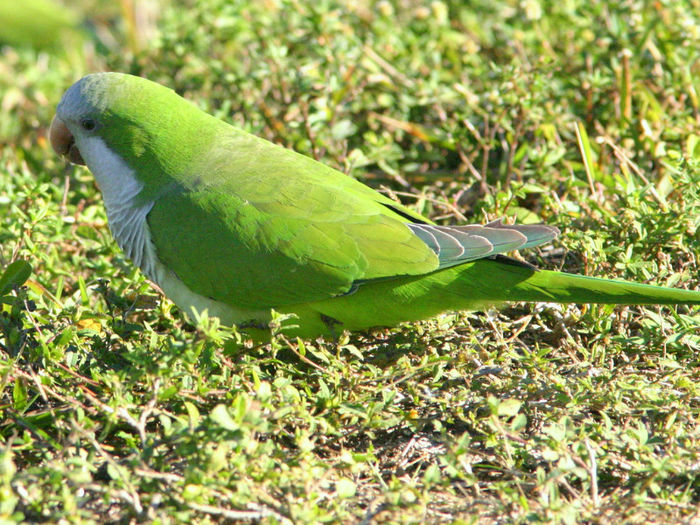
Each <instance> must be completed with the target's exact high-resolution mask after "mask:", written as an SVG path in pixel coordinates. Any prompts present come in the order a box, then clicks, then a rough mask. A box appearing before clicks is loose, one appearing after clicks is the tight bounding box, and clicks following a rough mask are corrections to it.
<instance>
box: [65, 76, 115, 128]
mask: <svg viewBox="0 0 700 525" xmlns="http://www.w3.org/2000/svg"><path fill="white" fill-rule="evenodd" d="M103 82H104V78H103V76H102V75H100V74H95V75H88V76H86V77H83V78H81V79H80V80H78V81H77V82H76V83H75V84H73V85H72V86H71V87H69V88H68V90H67V91H66V92H65V93H64V94H63V98H61V102H59V104H58V107H57V108H56V113H58V116H59V117H61V118H70V117H71V116H77V115H84V114H87V113H93V112H95V111H98V112H99V111H102V110H103V109H104V108H105V105H106V101H105V99H104V97H100V95H99V93H100V92H104V91H103V90H100V89H96V88H98V87H99V86H100V85H101V84H102V83H103Z"/></svg>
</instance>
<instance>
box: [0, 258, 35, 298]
mask: <svg viewBox="0 0 700 525" xmlns="http://www.w3.org/2000/svg"><path fill="white" fill-rule="evenodd" d="M31 274H32V266H31V264H29V263H28V262H27V261H24V260H22V259H18V260H16V261H14V262H12V263H10V264H9V265H8V266H7V268H5V271H4V272H3V274H2V276H0V295H4V294H6V293H7V292H9V291H10V290H11V289H12V288H13V287H14V286H22V285H23V284H24V283H25V281H26V280H27V279H29V276H30V275H31Z"/></svg>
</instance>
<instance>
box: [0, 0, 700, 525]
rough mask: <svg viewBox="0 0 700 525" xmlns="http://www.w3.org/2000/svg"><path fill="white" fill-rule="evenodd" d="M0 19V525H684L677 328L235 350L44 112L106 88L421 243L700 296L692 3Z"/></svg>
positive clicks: (581, 310)
mask: <svg viewBox="0 0 700 525" xmlns="http://www.w3.org/2000/svg"><path fill="white" fill-rule="evenodd" d="M0 20H2V23H0V108H1V110H2V111H0V272H3V271H4V273H2V274H1V276H0V300H1V301H2V303H3V306H2V315H0V387H1V389H0V395H1V397H0V413H1V414H2V416H1V417H0V521H2V522H3V523H9V522H21V521H27V522H42V521H46V522H61V521H62V522H75V523H104V522H120V523H122V522H135V521H156V522H160V523H177V522H188V523H190V522H219V521H258V520H259V521H264V522H270V523H281V522H284V523H290V522H293V523H315V522H324V521H325V522H349V523H355V522H363V523H370V522H375V521H376V522H390V523H391V522H415V523H420V522H451V521H455V520H461V521H462V522H479V523H480V522H483V523H496V522H499V523H503V522H515V523H524V522H536V523H560V522H564V523H575V522H586V523H597V522H601V523H607V522H610V521H612V520H613V519H614V520H617V521H619V522H620V523H625V522H628V523H640V522H658V523H679V522H691V521H692V520H693V519H698V515H697V512H698V511H697V504H698V501H700V479H699V478H698V472H699V469H698V453H699V452H698V451H699V450H700V448H699V447H700V423H699V421H700V404H699V403H698V399H700V391H699V390H698V384H700V383H699V381H700V366H699V361H698V350H699V349H700V328H699V325H700V313H699V312H698V309H697V308H696V309H694V310H691V309H689V308H683V307H679V308H677V309H673V310H671V309H661V308H654V309H643V308H616V309H613V308H611V307H580V306H578V307H577V306H570V307H552V306H551V305H539V306H518V305H515V306H512V307H509V308H508V309H507V310H505V311H504V312H503V313H498V312H489V313H486V314H483V313H463V314H450V315H445V316H442V317H440V318H439V319H436V320H432V321H428V322H425V323H420V324H415V325H408V326H403V327H400V328H398V329H395V330H385V331H380V332H377V333H374V334H359V335H352V336H347V335H346V336H345V337H343V338H342V339H341V340H340V341H338V342H327V341H306V342H301V341H288V340H287V339H286V338H285V336H284V330H283V328H282V329H281V330H280V331H279V332H278V333H277V336H276V337H275V339H274V341H273V343H271V344H270V345H267V346H263V347H251V345H250V344H247V343H246V342H245V341H244V340H243V339H242V338H241V336H240V335H239V334H237V333H236V332H235V330H231V329H228V328H224V327H220V326H219V325H218V323H217V322H216V320H207V319H204V320H202V321H201V322H200V323H199V324H197V326H196V327H193V326H192V325H190V324H188V323H187V322H185V321H184V320H183V318H182V317H181V316H180V315H179V313H178V312H177V311H176V309H175V308H174V307H173V306H172V305H171V304H170V303H169V302H168V301H167V300H165V299H163V298H161V297H160V296H159V295H158V294H157V293H156V292H155V291H154V290H153V289H152V288H151V287H150V286H149V284H148V283H147V282H146V281H145V280H144V278H143V276H141V274H140V273H139V272H138V271H136V270H135V269H134V268H133V266H132V265H131V264H130V263H129V261H128V260H126V259H125V257H124V256H123V255H122V254H121V253H120V252H119V251H118V249H117V248H116V245H115V244H114V243H113V241H112V240H111V237H110V235H109V230H108V227H107V224H106V218H105V215H104V210H103V208H102V205H101V199H100V196H99V192H98V191H97V189H96V187H95V185H94V182H93V179H92V177H91V176H90V175H89V173H88V172H87V171H86V170H84V169H82V168H76V167H72V166H66V165H65V164H64V162H63V161H62V160H61V159H59V158H57V157H56V156H55V155H54V154H53V152H52V151H51V150H50V147H49V145H48V143H47V140H46V133H47V129H48V125H49V123H50V121H51V118H52V116H53V112H54V109H55V106H56V104H57V102H58V100H59V99H60V97H61V95H62V93H63V92H64V90H65V89H66V88H67V87H68V86H69V85H70V84H72V83H73V82H74V81H76V80H77V79H79V78H80V77H81V76H83V75H84V74H86V73H90V72H94V71H103V70H115V71H123V72H128V73H132V74H136V75H141V76H144V77H147V78H150V79H151V80H154V81H157V82H161V83H163V84H165V85H168V86H170V87H172V88H173V89H175V90H176V91H177V92H178V93H180V94H182V95H183V96H185V97H186V98H188V99H190V100H192V101H193V102H195V103H196V104H197V105H199V106H200V107H202V108H203V109H205V110H207V111H209V112H211V113H213V114H215V115H216V116H218V117H220V118H222V119H224V120H226V121H228V122H231V123H233V124H235V125H237V126H240V127H243V128H245V129H246V130H248V131H250V132H252V133H255V134H257V135H260V136H263V137H265V138H267V139H269V140H272V141H274V142H277V143H280V144H283V145H285V146H288V147H291V148H294V149H295V150H297V151H300V152H302V153H304V154H307V155H310V156H313V157H315V158H317V159H319V160H321V161H323V162H325V163H328V164H330V165H332V166H334V167H336V168H338V169H340V170H342V171H344V172H346V173H348V175H349V176H354V177H357V178H358V179H360V180H362V181H364V182H366V183H367V184H369V185H371V186H373V187H375V188H377V189H380V190H381V191H385V192H387V193H388V194H390V195H392V196H395V197H397V198H400V199H401V200H402V201H403V202H404V203H406V204H408V205H410V206H412V207H414V208H415V209H416V210H417V211H419V212H421V213H424V214H427V215H429V216H430V217H432V218H433V219H435V220H437V221H440V222H442V221H444V222H455V221H465V220H470V221H474V222H484V221H486V220H489V219H494V218H497V217H502V216H506V217H510V218H511V219H517V220H518V221H519V222H541V221H544V222H547V223H550V224H554V225H557V226H559V227H560V228H561V229H562V230H563V232H564V233H563V236H562V239H561V240H560V241H559V242H557V243H556V244H555V245H554V246H552V247H547V248H545V249H544V250H542V251H540V252H537V253H527V254H523V255H524V256H525V257H526V258H528V260H530V261H531V262H533V263H536V264H539V265H542V266H546V267H548V268H557V267H560V268H563V269H566V270H568V271H572V272H579V273H586V274H590V275H599V276H609V277H620V278H627V279H634V280H638V281H643V282H654V283H658V284H666V285H670V286H679V287H689V288H691V287H697V282H698V281H697V279H698V273H699V267H698V253H699V252H700V239H699V237H700V236H699V234H698V227H699V226H700V195H699V191H700V190H699V189H698V188H699V187H700V184H699V183H700V132H699V131H698V130H700V101H699V99H698V89H700V80H699V78H700V4H699V3H698V1H697V0H680V1H678V0H668V1H664V0H656V1H654V2H648V1H635V0H622V1H617V0H616V1H597V0H594V1H591V2H584V1H582V0H564V1H558V2H551V1H546V0H522V1H516V0H489V1H482V0H474V1H471V2H462V1H432V2H421V1H417V0H380V1H368V0H357V1H352V2H351V1H347V2H345V1H331V0H321V1H316V2H306V1H294V0H261V1H258V2H245V1H241V0H203V1H195V0H182V1H177V2H175V1H172V2H170V1H167V0H151V1H139V2H137V1H135V0H121V1H120V2H117V3H115V2H111V1H107V0H79V1H75V2H70V3H69V2H67V1H66V2H63V3H62V2H59V0H23V1H22V2H21V3H15V2H11V1H9V0H4V1H0ZM30 267H31V268H30ZM30 269H31V274H30ZM363 520H364V521H363Z"/></svg>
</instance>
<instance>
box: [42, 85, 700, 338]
mask: <svg viewBox="0 0 700 525" xmlns="http://www.w3.org/2000/svg"><path fill="white" fill-rule="evenodd" d="M50 139H51V144H52V145H53V148H54V149H55V150H56V152H58V153H59V154H60V155H64V156H66V157H67V158H68V159H69V160H70V161H71V162H74V163H79V164H86V165H87V167H88V168H89V169H90V171H91V172H92V173H93V174H94V176H95V178H96V179H97V183H98V186H99V187H100V189H101V191H102V194H103V197H104V204H105V208H106V210H107V217H108V220H109V226H110V229H111V231H112V234H113V236H114V238H115V239H116V241H117V243H118V244H119V246H120V247H121V249H122V250H123V251H124V253H126V255H127V256H128V257H129V258H130V259H131V260H132V261H133V262H134V263H135V264H136V265H137V266H138V267H139V268H141V270H142V271H143V272H144V273H145V274H146V276H148V278H149V279H151V280H152V281H154V282H155V283H157V284H158V286H159V287H160V288H161V289H162V290H163V291H164V292H165V294H166V295H167V296H168V297H169V298H170V299H172V300H173V301H174V302H175V304H177V305H178V306H179V307H180V308H181V309H182V310H184V311H185V312H186V313H188V314H192V313H193V312H201V311H203V310H208V312H209V314H210V315H214V316H218V317H220V318H221V320H222V321H223V322H225V323H234V324H238V325H240V326H243V327H252V328H259V327H265V326H267V323H268V322H269V321H270V319H271V313H270V310H271V309H274V310H276V311H278V312H281V313H291V314H296V316H298V319H297V321H296V324H298V327H297V328H296V329H295V330H294V331H293V333H294V335H300V336H303V337H308V336H317V335H331V336H333V335H337V334H338V333H340V332H341V331H342V330H362V329H366V328H370V327H381V326H392V325H395V324H397V323H399V322H401V321H413V320H418V319H425V318H429V317H432V316H435V315H437V314H439V313H440V312H443V311H446V310H474V309H481V308H484V307H486V306H489V305H496V304H499V303H503V302H505V301H546V302H559V303H572V302H573V303H611V304H700V291H687V290H674V289H670V288H661V287H656V286H650V285H643V284H635V283H628V282H623V281H610V280H604V279H596V278H592V277H583V276H576V275H570V274H565V273H560V272H552V271H544V270H537V269H535V268H534V267H532V266H530V265H528V264H525V263H522V262H519V261H517V260H514V259H510V258H507V257H505V256H504V255H502V254H503V253H504V252H508V251H511V250H519V249H525V248H530V247H533V246H537V245H539V244H542V243H546V242H549V241H551V240H552V239H553V238H554V237H556V236H557V235H558V233H559V232H558V230H557V229H556V228H554V227H551V226H545V225H517V226H516V225H508V224H504V223H503V222H500V221H495V222H491V223H488V224H484V225H477V224H470V225H465V226H438V225H436V224H434V223H432V222H431V221H430V220H428V219H427V218H425V217H422V216H421V215H419V214H417V213H416V212H414V211H412V210H410V209H409V208H406V207H404V206H402V205H401V204H398V203H397V202H395V201H393V200H391V199H389V198H388V197H385V196H384V195H381V194H380V193H377V192H376V191H374V190H373V189H371V188H369V187H368V186H365V185H364V184H362V183H360V182H358V181H357V180H355V179H353V178H351V177H348V176H346V175H345V174H343V173H341V172H339V171H336V170H334V169H332V168H329V167H327V166H325V165H323V164H321V163H319V162H317V161H315V160H313V159H311V158H308V157H305V156H303V155H300V154H298V153H296V152H294V151H291V150H289V149H285V148H283V147H281V146H277V145H275V144H272V143H270V142H268V141H266V140H263V139H261V138H258V137H255V136H253V135H250V134H248V133H246V132H244V131H242V130H240V129H237V128H235V127H233V126H230V125H229V124H227V123H225V122H223V121H221V120H219V119H216V118H215V117H212V116H211V115H209V114H207V113H205V112H203V111H201V110H200V109H198V108H197V107H195V106H194V105H193V104H191V103H190V102H188V101H186V100H185V99H183V98H181V97H180V96H178V95H177V94H175V93H174V92H173V91H172V90H170V89H168V88H166V87H164V86H161V85H159V84H156V83H154V82H151V81H149V80H145V79H143V78H138V77H135V76H130V75H126V74H120V73H100V74H93V75H88V76H86V77H84V78H82V79H81V80H79V81H78V82H76V83H75V84H74V85H73V86H71V87H70V88H69V89H68V91H67V92H66V93H65V94H64V95H63V98H62V100H61V102H60V104H59V105H58V108H57V111H56V116H55V118H54V120H53V122H52V124H51V130H50Z"/></svg>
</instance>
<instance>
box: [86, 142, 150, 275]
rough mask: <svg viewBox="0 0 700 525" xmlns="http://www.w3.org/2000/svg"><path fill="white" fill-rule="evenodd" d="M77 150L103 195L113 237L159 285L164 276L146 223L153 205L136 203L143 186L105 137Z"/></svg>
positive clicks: (128, 255) (87, 143) (127, 254)
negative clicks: (157, 268)
mask: <svg viewBox="0 0 700 525" xmlns="http://www.w3.org/2000/svg"><path fill="white" fill-rule="evenodd" d="M78 148H79V149H80V154H81V156H82V157H83V159H84V160H85V163H86V164H87V166H88V168H90V171H91V172H92V174H93V175H94V176H95V180H97V185H98V186H99V187H100V191H101V192H102V198H103V200H104V205H105V210H106V211H107V219H108V220H109V229H110V230H111V232H112V236H113V237H114V239H115V240H116V241H117V244H118V245H119V247H120V248H121V249H122V250H123V251H124V253H125V254H126V256H127V257H129V258H130V259H131V260H132V261H133V262H134V264H135V265H136V266H138V267H139V268H141V270H143V272H144V273H145V274H146V275H147V276H148V278H149V279H152V280H153V281H155V282H156V283H158V282H159V280H160V277H161V276H160V275H158V273H160V272H158V271H156V254H155V250H154V247H153V244H152V242H151V235H150V232H149V231H148V224H147V222H146V216H147V215H148V212H149V211H151V208H152V207H153V202H147V203H145V204H143V203H140V204H137V202H136V198H137V197H138V195H139V193H140V192H141V190H142V189H143V183H142V182H141V181H139V180H138V179H137V178H136V176H135V175H134V170H132V169H131V168H130V167H129V166H128V165H127V164H126V163H125V162H124V161H123V160H122V158H121V157H120V156H119V155H117V154H116V153H114V152H113V151H112V150H111V149H110V148H108V147H107V145H106V144H105V142H104V141H103V140H102V138H100V137H81V138H80V139H79V140H78Z"/></svg>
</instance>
